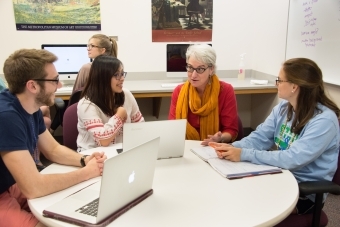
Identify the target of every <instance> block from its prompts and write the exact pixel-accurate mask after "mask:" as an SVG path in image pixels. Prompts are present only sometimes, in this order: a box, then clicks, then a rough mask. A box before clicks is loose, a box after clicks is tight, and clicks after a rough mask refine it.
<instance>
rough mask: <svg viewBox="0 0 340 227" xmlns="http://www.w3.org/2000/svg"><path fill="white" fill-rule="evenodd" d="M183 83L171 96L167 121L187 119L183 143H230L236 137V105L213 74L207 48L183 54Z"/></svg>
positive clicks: (211, 52) (231, 93) (213, 62)
mask: <svg viewBox="0 0 340 227" xmlns="http://www.w3.org/2000/svg"><path fill="white" fill-rule="evenodd" d="M186 61H187V66H186V69H187V74H188V80H187V82H186V83H184V84H181V85H179V86H177V87H176V88H175V90H174V92H173V93H172V98H171V106H170V113H169V119H187V120H188V124H187V129H186V139H189V140H202V141H203V142H202V144H203V145H207V144H208V142H210V141H213V142H226V143H228V142H232V141H234V140H235V139H236V138H237V135H238V116H237V104H236V97H235V94H234V89H233V87H232V86H231V85H230V84H228V83H225V82H223V81H219V79H218V77H217V75H216V74H215V65H216V52H215V50H214V49H213V48H212V47H211V46H210V45H207V44H204V45H191V46H189V48H188V49H187V52H186Z"/></svg>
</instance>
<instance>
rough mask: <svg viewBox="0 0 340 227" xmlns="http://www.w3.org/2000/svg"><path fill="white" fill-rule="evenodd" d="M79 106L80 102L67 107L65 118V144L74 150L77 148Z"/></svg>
mask: <svg viewBox="0 0 340 227" xmlns="http://www.w3.org/2000/svg"><path fill="white" fill-rule="evenodd" d="M77 106H78V102H76V103H74V104H72V105H71V106H69V107H68V108H66V110H65V113H64V118H63V144H64V145H65V146H66V147H68V148H71V149H72V150H77V137H78V128H77V124H78V114H77Z"/></svg>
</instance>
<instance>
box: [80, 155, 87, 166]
mask: <svg viewBox="0 0 340 227" xmlns="http://www.w3.org/2000/svg"><path fill="white" fill-rule="evenodd" d="M87 156H88V155H83V156H81V158H80V165H81V167H84V166H86V163H85V158H86V157H87Z"/></svg>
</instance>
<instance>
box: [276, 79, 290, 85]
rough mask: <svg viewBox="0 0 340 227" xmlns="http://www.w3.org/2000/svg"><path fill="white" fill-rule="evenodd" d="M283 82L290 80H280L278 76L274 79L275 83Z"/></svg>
mask: <svg viewBox="0 0 340 227" xmlns="http://www.w3.org/2000/svg"><path fill="white" fill-rule="evenodd" d="M283 82H290V81H289V80H280V79H279V78H276V80H275V84H276V85H279V84H281V83H283Z"/></svg>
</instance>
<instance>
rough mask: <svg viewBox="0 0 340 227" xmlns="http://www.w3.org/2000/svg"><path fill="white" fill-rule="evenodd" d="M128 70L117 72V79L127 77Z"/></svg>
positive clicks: (115, 75)
mask: <svg viewBox="0 0 340 227" xmlns="http://www.w3.org/2000/svg"><path fill="white" fill-rule="evenodd" d="M126 74H127V72H121V73H116V74H114V75H113V76H114V77H115V78H116V80H120V79H122V78H125V77H126Z"/></svg>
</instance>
